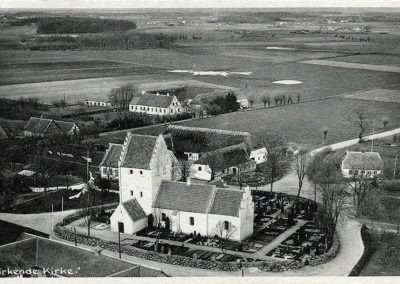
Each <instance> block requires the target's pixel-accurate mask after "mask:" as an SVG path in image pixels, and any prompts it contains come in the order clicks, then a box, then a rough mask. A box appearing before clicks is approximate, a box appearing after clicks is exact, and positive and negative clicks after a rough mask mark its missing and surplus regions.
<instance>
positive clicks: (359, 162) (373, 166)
mask: <svg viewBox="0 0 400 284" xmlns="http://www.w3.org/2000/svg"><path fill="white" fill-rule="evenodd" d="M341 168H342V174H343V176H344V177H345V178H352V177H354V176H356V177H361V176H363V177H371V178H372V177H379V176H380V175H382V172H383V160H382V158H381V156H380V155H379V153H377V152H353V151H347V153H346V156H345V157H344V159H343V160H342V166H341Z"/></svg>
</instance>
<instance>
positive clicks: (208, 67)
mask: <svg viewBox="0 0 400 284" xmlns="http://www.w3.org/2000/svg"><path fill="white" fill-rule="evenodd" d="M254 43H255V42H249V43H243V42H242V43H241V45H239V46H236V45H230V46H228V47H223V46H205V47H201V44H199V47H197V48H192V47H182V48H178V49H168V50H166V49H148V50H101V51H66V52H30V51H25V50H21V51H13V52H11V51H10V52H6V53H5V54H1V55H0V59H1V60H0V62H1V64H2V65H4V66H6V67H7V70H3V71H0V73H1V74H0V84H7V85H9V84H10V85H9V86H0V96H2V97H19V96H28V95H34V96H40V97H44V98H46V97H48V94H52V95H54V94H59V93H62V96H64V95H65V96H66V97H67V99H68V100H69V101H72V102H74V101H76V100H77V97H79V96H83V97H84V98H104V96H105V95H106V94H107V93H108V91H109V90H110V89H111V88H113V87H119V86H121V85H122V84H124V83H127V82H132V83H138V82H141V83H142V82H151V81H153V82H163V81H164V82H167V81H169V80H177V79H180V80H193V79H196V80H199V81H200V80H201V81H203V82H205V83H211V84H215V85H222V86H227V87H228V88H239V89H241V90H242V91H243V93H244V94H245V95H248V96H253V97H255V98H256V105H257V104H258V105H260V104H261V102H260V98H261V97H262V96H263V95H264V94H267V95H275V94H278V95H280V94H285V95H292V96H293V97H296V96H297V94H300V95H301V97H302V100H307V99H315V98H321V97H328V96H334V95H339V94H343V93H350V92H355V91H360V90H365V89H372V88H387V87H388V86H390V85H393V84H396V83H398V77H397V74H396V73H390V72H378V71H371V70H361V69H357V72H354V69H350V68H340V67H331V66H322V65H311V64H299V63H297V61H299V60H303V59H312V58H334V57H335V56H347V55H349V54H338V53H335V52H334V51H333V52H320V51H312V50H310V51H307V50H273V49H272V50H271V49H267V48H268V47H271V46H272V47H273V46H274V45H273V43H271V44H267V43H266V42H264V43H263V44H261V43H260V44H254ZM224 54H225V55H224ZM369 57H373V55H370V56H369ZM340 58H342V57H340ZM344 58H346V57H344ZM57 59H58V61H57ZM387 61H388V60H387ZM329 62H333V61H329ZM367 62H368V61H367ZM32 63H37V64H38V65H36V64H32ZM58 63H60V65H59V67H56V66H57V65H58ZM335 63H336V62H335ZM108 64H109V65H108ZM13 65H16V66H15V68H11V66H13ZM177 69H178V70H182V69H183V70H196V71H239V72H251V75H249V76H244V75H232V76H229V77H222V76H195V75H193V74H173V73H170V72H166V71H171V70H177ZM146 74H147V76H146ZM128 75H129V76H128ZM105 77H109V78H106V79H101V78H105ZM86 78H93V79H90V80H78V81H72V82H69V80H76V79H86ZM95 78H96V79H95ZM279 80H298V81H301V82H303V84H301V85H298V86H288V85H277V84H272V82H274V81H279ZM42 81H54V82H51V83H45V84H37V85H33V84H32V85H30V84H27V85H25V84H23V85H18V84H16V83H34V82H42ZM97 82H101V83H100V84H98V83H97ZM13 83H15V84H16V85H11V84H13ZM81 86H84V87H85V88H82V87H81ZM77 89H78V90H77ZM79 89H80V92H79ZM28 90H29V91H28ZM83 97H81V98H80V99H84V98H83Z"/></svg>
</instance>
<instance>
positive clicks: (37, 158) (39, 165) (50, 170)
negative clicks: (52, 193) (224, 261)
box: [30, 145, 57, 208]
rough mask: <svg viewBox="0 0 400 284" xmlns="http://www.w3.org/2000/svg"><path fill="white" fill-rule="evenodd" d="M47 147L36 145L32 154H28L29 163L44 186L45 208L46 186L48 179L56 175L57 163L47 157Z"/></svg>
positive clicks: (45, 198) (45, 199) (45, 200)
mask: <svg viewBox="0 0 400 284" xmlns="http://www.w3.org/2000/svg"><path fill="white" fill-rule="evenodd" d="M48 151H49V150H48V148H47V146H46V145H42V146H38V147H37V148H36V150H35V153H34V155H31V156H30V163H31V166H32V169H33V170H34V171H35V172H36V174H37V175H38V177H39V181H40V185H41V186H43V188H44V202H45V206H46V208H49V206H48V205H49V204H48V187H49V181H50V179H51V178H52V177H54V176H55V175H56V170H57V163H56V164H55V162H54V160H53V159H51V158H50V157H48Z"/></svg>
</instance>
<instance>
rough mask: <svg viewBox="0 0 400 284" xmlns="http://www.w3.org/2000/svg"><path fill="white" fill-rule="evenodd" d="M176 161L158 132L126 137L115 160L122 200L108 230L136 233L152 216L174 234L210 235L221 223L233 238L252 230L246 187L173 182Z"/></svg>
mask: <svg viewBox="0 0 400 284" xmlns="http://www.w3.org/2000/svg"><path fill="white" fill-rule="evenodd" d="M176 163H178V161H177V160H176V158H175V156H174V155H173V153H172V152H171V151H170V150H168V148H167V145H166V143H165V140H164V138H163V136H162V135H160V136H149V135H137V134H131V133H129V134H128V135H127V137H126V139H125V142H124V144H123V146H122V151H121V156H120V158H119V161H118V166H119V171H118V173H119V187H120V188H119V191H120V204H119V205H118V207H117V208H116V210H115V211H114V213H113V215H112V216H111V230H112V231H114V232H118V230H119V231H121V232H123V233H126V234H134V233H136V232H138V231H140V230H142V229H143V228H145V227H146V226H147V225H148V219H149V215H152V218H151V219H153V220H161V221H165V220H166V218H168V219H169V222H170V229H171V230H172V231H174V232H182V233H188V234H189V233H196V234H197V233H200V234H201V235H203V236H204V235H208V236H214V235H216V231H215V230H216V226H217V224H218V223H221V222H222V223H223V224H224V228H225V230H230V231H234V233H233V236H232V239H234V240H243V239H245V238H246V237H248V236H250V235H251V234H252V233H253V219H254V203H253V201H252V197H251V194H250V190H249V189H246V190H244V191H240V190H233V189H221V188H217V187H215V186H214V185H210V184H194V183H193V184H191V183H190V179H189V182H178V181H174V180H176V179H178V178H179V174H177V173H176V169H177V165H176ZM154 225H156V224H154Z"/></svg>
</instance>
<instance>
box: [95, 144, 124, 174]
mask: <svg viewBox="0 0 400 284" xmlns="http://www.w3.org/2000/svg"><path fill="white" fill-rule="evenodd" d="M122 146H123V145H121V144H114V143H110V144H109V147H108V149H107V150H106V154H105V155H104V158H103V160H102V161H101V163H100V166H99V167H100V174H101V177H102V178H107V179H115V180H116V179H118V176H119V171H118V161H119V157H120V156H121V151H122Z"/></svg>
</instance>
